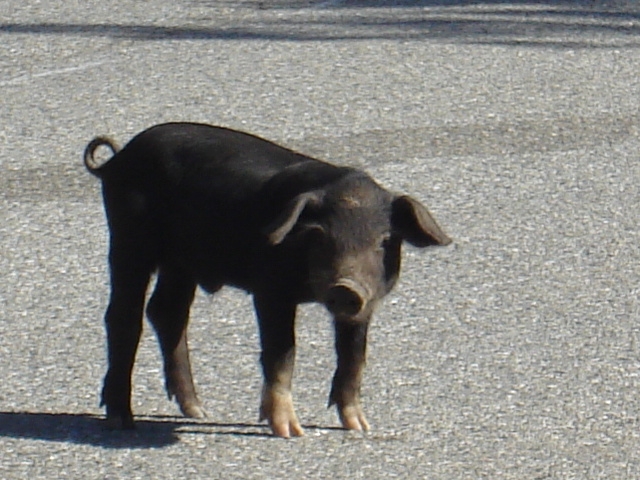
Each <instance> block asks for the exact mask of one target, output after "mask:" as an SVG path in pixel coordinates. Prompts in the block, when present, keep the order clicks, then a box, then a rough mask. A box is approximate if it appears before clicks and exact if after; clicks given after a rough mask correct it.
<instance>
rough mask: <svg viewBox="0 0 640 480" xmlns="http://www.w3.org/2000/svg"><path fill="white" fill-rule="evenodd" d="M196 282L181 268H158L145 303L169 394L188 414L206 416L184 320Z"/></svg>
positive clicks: (187, 318) (196, 416)
mask: <svg viewBox="0 0 640 480" xmlns="http://www.w3.org/2000/svg"><path fill="white" fill-rule="evenodd" d="M195 289H196V283H195V282H194V281H193V279H191V278H190V277H189V276H187V275H184V274H182V273H180V272H177V271H174V270H170V269H167V268H161V269H160V271H159V273H158V280H157V282H156V287H155V290H154V291H153V295H152V296H151V299H150V300H149V304H148V305H147V316H148V317H149V320H150V321H151V323H152V325H153V327H154V328H155V331H156V334H157V336H158V340H159V342H160V348H161V350H162V356H163V359H164V375H165V381H166V388H167V394H168V395H169V398H171V397H173V396H175V398H176V400H177V402H178V405H180V410H181V411H182V413H183V414H184V415H185V416H187V417H192V418H203V417H204V416H206V414H205V411H204V409H203V408H202V404H201V403H200V400H198V397H197V395H196V389H195V386H194V384H193V376H192V374H191V362H190V360H189V347H188V344H187V324H188V321H189V309H190V307H191V303H192V301H193V297H194V293H195Z"/></svg>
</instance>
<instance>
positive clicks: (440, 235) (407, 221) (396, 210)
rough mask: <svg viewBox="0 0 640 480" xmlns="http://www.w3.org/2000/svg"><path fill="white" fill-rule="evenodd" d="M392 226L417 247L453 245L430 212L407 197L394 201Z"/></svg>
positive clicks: (400, 197) (403, 196)
mask: <svg viewBox="0 0 640 480" xmlns="http://www.w3.org/2000/svg"><path fill="white" fill-rule="evenodd" d="M391 225H392V227H393V229H394V230H395V231H396V232H398V233H399V234H400V236H402V238H403V239H404V240H406V241H407V242H409V243H410V244H411V245H414V246H416V247H429V246H431V245H448V244H450V243H451V239H450V238H449V237H448V236H447V234H446V233H444V232H443V231H442V229H441V228H440V227H439V226H438V224H437V223H436V221H435V220H434V219H433V217H432V216H431V214H430V213H429V210H427V209H426V208H425V207H424V206H423V205H422V204H421V203H420V202H418V201H417V200H414V199H413V198H411V197H409V196H407V195H401V196H399V197H396V198H395V199H394V200H393V203H392V205H391Z"/></svg>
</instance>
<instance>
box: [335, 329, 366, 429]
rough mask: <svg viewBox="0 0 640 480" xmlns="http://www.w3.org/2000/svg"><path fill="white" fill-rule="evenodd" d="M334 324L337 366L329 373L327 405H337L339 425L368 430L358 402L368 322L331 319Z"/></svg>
mask: <svg viewBox="0 0 640 480" xmlns="http://www.w3.org/2000/svg"><path fill="white" fill-rule="evenodd" d="M334 327H335V334H336V353H337V355H338V368H337V369H336V373H335V375H334V377H333V385H332V387H331V394H330V396H329V406H332V405H336V406H337V408H338V415H339V416H340V421H341V422H342V426H343V427H344V428H346V429H347V430H369V423H368V422H367V419H366V418H365V416H364V412H363V411H362V406H361V405H360V385H361V383H362V374H363V371H364V365H365V360H366V350H367V330H368V328H369V323H368V322H346V321H341V320H335V321H334Z"/></svg>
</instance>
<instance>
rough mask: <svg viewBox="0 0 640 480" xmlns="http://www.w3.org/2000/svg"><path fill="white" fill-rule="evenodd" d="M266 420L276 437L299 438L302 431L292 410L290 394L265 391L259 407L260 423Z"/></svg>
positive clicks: (302, 433)
mask: <svg viewBox="0 0 640 480" xmlns="http://www.w3.org/2000/svg"><path fill="white" fill-rule="evenodd" d="M262 420H267V421H268V422H269V427H270V428H271V431H272V432H273V434H274V435H275V436H276V437H282V438H290V437H301V436H303V435H304V430H303V429H302V427H301V426H300V422H299V421H298V417H297V415H296V412H295V410H294V409H293V399H292V397H291V393H290V392H287V393H282V392H275V391H273V390H270V389H265V391H264V392H263V394H262V404H261V406H260V421H262Z"/></svg>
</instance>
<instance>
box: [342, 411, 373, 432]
mask: <svg viewBox="0 0 640 480" xmlns="http://www.w3.org/2000/svg"><path fill="white" fill-rule="evenodd" d="M338 414H339V415H340V422H341V423H342V427H343V428H345V429H346V430H356V431H359V432H361V431H367V430H369V422H367V419H366V418H365V416H364V412H363V411H362V407H361V406H360V405H345V406H344V407H342V408H338Z"/></svg>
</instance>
